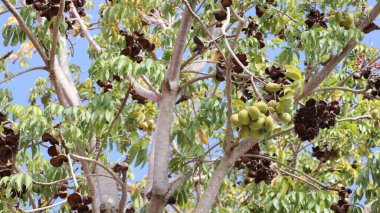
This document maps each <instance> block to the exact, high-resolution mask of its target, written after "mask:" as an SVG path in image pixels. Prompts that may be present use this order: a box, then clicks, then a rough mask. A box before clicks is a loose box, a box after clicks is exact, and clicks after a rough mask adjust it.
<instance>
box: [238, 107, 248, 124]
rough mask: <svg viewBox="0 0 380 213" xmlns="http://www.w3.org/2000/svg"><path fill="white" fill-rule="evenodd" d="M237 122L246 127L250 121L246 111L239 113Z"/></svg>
mask: <svg viewBox="0 0 380 213" xmlns="http://www.w3.org/2000/svg"><path fill="white" fill-rule="evenodd" d="M238 119H239V122H240V123H241V124H243V125H248V124H249V122H250V121H251V118H250V117H249V114H248V111H247V110H245V109H243V110H241V111H240V112H239V115H238Z"/></svg>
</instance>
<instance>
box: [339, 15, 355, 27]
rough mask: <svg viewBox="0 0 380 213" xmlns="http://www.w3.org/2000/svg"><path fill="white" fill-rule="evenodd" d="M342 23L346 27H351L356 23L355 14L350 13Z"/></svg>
mask: <svg viewBox="0 0 380 213" xmlns="http://www.w3.org/2000/svg"><path fill="white" fill-rule="evenodd" d="M341 24H342V25H343V26H344V27H345V28H346V29H349V28H351V27H352V25H353V24H354V16H353V15H352V14H351V13H349V14H348V15H347V16H346V18H345V19H344V20H343V21H342V22H341Z"/></svg>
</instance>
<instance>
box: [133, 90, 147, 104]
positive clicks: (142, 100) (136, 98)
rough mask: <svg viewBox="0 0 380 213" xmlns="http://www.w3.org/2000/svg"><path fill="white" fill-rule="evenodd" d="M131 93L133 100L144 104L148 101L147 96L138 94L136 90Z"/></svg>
mask: <svg viewBox="0 0 380 213" xmlns="http://www.w3.org/2000/svg"><path fill="white" fill-rule="evenodd" d="M131 95H132V100H134V101H137V103H139V104H143V105H144V104H145V103H146V100H147V99H146V98H145V97H143V96H141V95H139V94H137V92H136V91H135V90H132V91H131Z"/></svg>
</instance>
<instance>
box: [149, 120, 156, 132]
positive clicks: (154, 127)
mask: <svg viewBox="0 0 380 213" xmlns="http://www.w3.org/2000/svg"><path fill="white" fill-rule="evenodd" d="M148 127H149V129H151V130H155V129H156V125H155V124H154V120H149V121H148Z"/></svg>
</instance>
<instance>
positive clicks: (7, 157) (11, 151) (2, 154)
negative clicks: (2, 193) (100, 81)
mask: <svg viewBox="0 0 380 213" xmlns="http://www.w3.org/2000/svg"><path fill="white" fill-rule="evenodd" d="M7 120H8V119H7V116H6V115H5V114H3V113H1V112H0V122H5V121H7ZM19 140H20V135H19V134H15V132H14V131H13V129H12V128H10V127H3V132H1V134H0V179H1V178H3V177H7V176H10V175H11V170H12V161H11V160H12V158H13V157H14V155H15V154H16V153H17V149H18V145H19Z"/></svg>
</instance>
